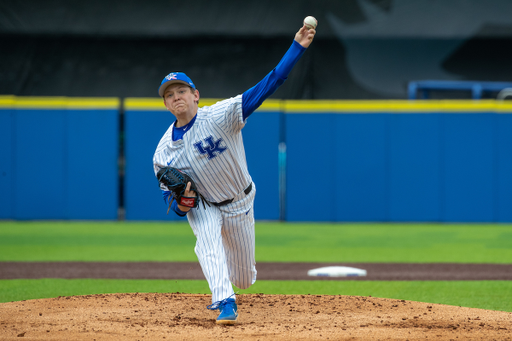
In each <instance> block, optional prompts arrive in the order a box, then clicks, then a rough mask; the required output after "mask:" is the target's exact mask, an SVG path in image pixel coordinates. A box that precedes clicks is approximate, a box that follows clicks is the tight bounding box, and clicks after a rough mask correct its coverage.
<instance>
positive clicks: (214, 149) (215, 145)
mask: <svg viewBox="0 0 512 341" xmlns="http://www.w3.org/2000/svg"><path fill="white" fill-rule="evenodd" d="M203 141H204V142H206V146H205V145H204V144H203ZM203 141H199V142H196V143H194V147H196V149H197V151H198V152H199V153H200V154H201V155H205V154H208V160H211V159H213V158H214V157H216V156H218V155H220V154H222V153H223V152H224V151H226V150H227V149H228V148H227V147H221V146H220V144H221V142H222V138H220V139H218V140H217V141H214V140H213V137H212V136H208V137H207V138H205V139H204V140H203Z"/></svg>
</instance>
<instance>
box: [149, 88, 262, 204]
mask: <svg viewBox="0 0 512 341" xmlns="http://www.w3.org/2000/svg"><path fill="white" fill-rule="evenodd" d="M244 125H245V121H244V119H243V117H242V95H238V96H236V97H233V98H229V99H226V100H223V101H220V102H217V103H215V104H214V105H212V106H209V107H202V108H199V109H198V111H197V116H196V120H195V122H194V124H193V125H192V127H190V128H189V129H190V130H188V131H186V132H185V134H184V135H183V139H182V140H178V141H173V140H172V132H173V128H174V123H173V124H172V125H171V126H170V127H169V129H168V130H167V132H166V133H165V134H164V136H163V137H162V139H161V140H160V142H159V144H158V146H157V148H156V152H155V155H154V156H153V164H154V169H155V174H156V173H157V172H158V170H159V169H160V168H161V167H164V166H172V167H175V168H178V169H180V170H182V171H183V172H185V173H187V174H188V175H190V177H191V178H192V179H193V180H194V181H195V183H196V186H197V190H198V191H199V192H200V193H201V194H202V195H203V196H204V197H205V198H206V199H207V200H208V201H211V202H222V201H224V200H228V199H232V198H234V197H235V196H236V195H237V194H239V193H241V192H243V190H244V189H245V188H247V186H249V184H251V182H252V179H251V176H250V175H249V171H248V169H247V161H246V159H245V149H244V145H243V140H242V134H241V129H242V128H243V127H244ZM161 186H162V187H161V188H162V189H163V190H168V189H167V188H165V187H164V186H163V185H161Z"/></svg>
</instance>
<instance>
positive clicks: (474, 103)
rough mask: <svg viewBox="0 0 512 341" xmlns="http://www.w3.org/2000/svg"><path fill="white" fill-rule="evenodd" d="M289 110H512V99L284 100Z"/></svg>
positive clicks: (373, 111)
mask: <svg viewBox="0 0 512 341" xmlns="http://www.w3.org/2000/svg"><path fill="white" fill-rule="evenodd" d="M284 110H285V112H286V113H434V112H441V113H443V112H450V113H456V112H462V113H468V112H475V113H476V112H478V113H482V112H500V113H507V112H508V113H510V112H512V101H497V100H493V99H489V100H364V101H363V100H360V101H301V100H289V101H284Z"/></svg>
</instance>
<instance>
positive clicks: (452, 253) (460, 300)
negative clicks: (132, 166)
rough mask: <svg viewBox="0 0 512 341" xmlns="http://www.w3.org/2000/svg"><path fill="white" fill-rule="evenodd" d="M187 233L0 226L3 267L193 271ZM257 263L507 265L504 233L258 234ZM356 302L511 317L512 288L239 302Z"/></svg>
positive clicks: (184, 228) (108, 226)
mask: <svg viewBox="0 0 512 341" xmlns="http://www.w3.org/2000/svg"><path fill="white" fill-rule="evenodd" d="M194 243H195V238H194V235H193V234H192V231H191V229H190V227H189V226H188V224H186V223H163V222H65V221H56V222H49V221H44V222H11V221H4V222H0V261H197V259H196V256H195V254H194V251H193V248H194ZM256 259H257V261H258V262H293V261H295V262H340V263H341V262H401V263H411V262H413V263H414V262H415V263H431V262H457V263H501V264H510V263H512V225H510V224H328V223H297V224H292V223H269V222H257V224H256ZM113 292H189V293H209V290H208V286H207V283H206V281H188V280H180V281H173V280H170V281H165V280H158V281H157V280H153V281H149V280H90V279H87V280H63V279H44V280H1V281H0V302H7V301H14V300H23V299H34V298H46V297H56V296H69V295H81V294H95V293H113ZM260 292H261V293H265V294H308V293H309V294H328V295H361V296H370V295H371V296H374V297H383V298H396V299H407V300H413V301H420V302H430V303H442V304H449V305H458V306H466V307H473V308H483V309H492V310H503V311H512V302H511V300H510V299H509V297H510V292H512V281H424V282H418V281H407V282H406V281H400V282H384V281H364V282H363V281H257V282H256V284H255V285H253V286H252V287H251V288H249V289H247V290H241V291H240V293H260Z"/></svg>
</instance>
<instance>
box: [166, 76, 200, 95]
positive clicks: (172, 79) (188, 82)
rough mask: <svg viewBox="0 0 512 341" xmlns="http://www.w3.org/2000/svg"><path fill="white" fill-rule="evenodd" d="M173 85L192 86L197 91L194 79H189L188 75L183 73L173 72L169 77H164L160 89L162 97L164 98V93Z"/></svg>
mask: <svg viewBox="0 0 512 341" xmlns="http://www.w3.org/2000/svg"><path fill="white" fill-rule="evenodd" d="M173 83H183V84H185V85H188V86H190V87H191V88H192V89H194V90H195V89H196V86H195V85H194V83H193V82H192V79H190V78H188V76H187V75H186V74H184V73H183V72H171V73H170V74H168V75H167V76H165V77H164V79H163V80H162V83H161V84H160V87H159V88H158V94H159V95H160V97H164V92H165V89H167V87H168V86H169V85H171V84H173Z"/></svg>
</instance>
